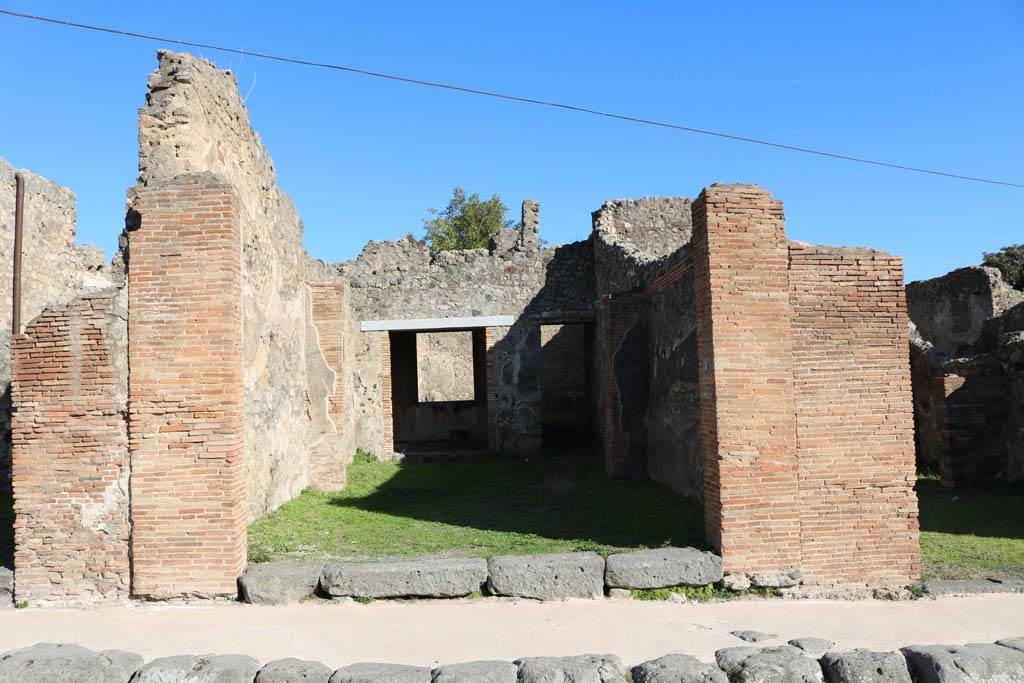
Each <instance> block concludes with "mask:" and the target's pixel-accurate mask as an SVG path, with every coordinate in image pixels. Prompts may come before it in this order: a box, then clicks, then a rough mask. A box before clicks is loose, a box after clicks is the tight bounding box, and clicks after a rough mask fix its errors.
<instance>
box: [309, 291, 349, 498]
mask: <svg viewBox="0 0 1024 683" xmlns="http://www.w3.org/2000/svg"><path fill="white" fill-rule="evenodd" d="M310 292H311V296H312V300H313V301H312V304H313V305H312V315H313V325H314V326H315V327H316V332H317V338H318V340H319V342H320V351H321V352H322V353H323V356H324V361H326V363H327V366H328V367H329V368H330V369H331V371H333V372H334V384H333V385H332V387H331V391H330V394H329V396H328V398H327V401H328V406H327V408H328V415H329V416H330V418H331V421H332V422H333V423H334V429H335V434H336V436H337V438H336V439H333V440H332V439H331V438H330V436H331V435H329V434H328V435H325V437H326V440H327V442H328V443H330V444H333V446H334V447H333V448H327V447H325V448H322V449H314V450H313V451H311V452H310V454H309V476H310V483H311V484H312V485H313V486H315V487H317V488H318V489H320V490H322V491H340V490H342V489H343V488H345V480H346V469H345V465H346V458H345V457H339V456H345V455H347V454H342V453H339V452H338V449H340V447H341V435H342V432H343V430H344V429H345V367H344V365H345V343H344V340H345V324H346V315H345V311H346V301H345V297H346V285H345V284H344V283H340V282H338V283H333V282H332V283H316V284H312V285H310Z"/></svg>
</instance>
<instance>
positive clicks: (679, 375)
mask: <svg viewBox="0 0 1024 683" xmlns="http://www.w3.org/2000/svg"><path fill="white" fill-rule="evenodd" d="M662 270H663V271H664V272H663V273H662V274H660V275H659V276H658V277H655V278H653V279H652V280H651V281H650V283H649V284H648V285H647V296H648V297H649V298H650V313H649V319H650V352H649V353H650V358H649V363H650V375H649V379H648V382H649V384H650V399H649V407H648V413H647V431H648V437H647V440H648V444H647V475H648V476H649V477H651V479H654V480H656V481H660V482H661V483H663V484H665V485H666V486H668V487H669V488H671V489H672V490H673V491H676V492H677V493H683V494H685V495H687V496H691V497H700V495H701V486H702V480H701V443H700V390H699V387H698V384H697V381H698V373H697V315H696V302H695V299H694V297H695V291H694V280H693V253H692V250H691V249H690V247H689V245H687V246H685V247H683V248H681V249H679V250H678V251H677V252H675V253H674V254H673V255H672V258H670V259H668V260H667V261H666V263H665V264H663V266H662Z"/></svg>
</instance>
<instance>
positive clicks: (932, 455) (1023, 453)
mask: <svg viewBox="0 0 1024 683" xmlns="http://www.w3.org/2000/svg"><path fill="white" fill-rule="evenodd" d="M907 304H908V312H909V315H910V319H911V321H912V322H913V324H914V329H913V330H912V334H911V356H910V362H911V369H912V375H913V386H914V420H915V423H916V439H917V458H918V463H919V465H920V466H921V467H923V468H925V469H930V470H934V471H937V472H938V473H939V474H940V475H941V477H942V483H943V484H944V485H945V486H949V487H953V486H969V485H978V484H992V483H1007V482H1019V481H1024V292H1020V291H1017V290H1015V289H1013V288H1012V287H1010V286H1009V285H1007V284H1006V283H1005V282H1003V278H1002V276H1001V275H1000V273H999V271H998V270H996V269H995V268H984V267H982V266H975V267H971V268H961V269H959V270H954V271H953V272H951V273H948V274H947V275H943V276H941V277H937V278H933V279H931V280H924V281H921V282H911V283H910V284H909V285H907Z"/></svg>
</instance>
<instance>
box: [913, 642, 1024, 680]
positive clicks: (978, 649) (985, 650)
mask: <svg viewBox="0 0 1024 683" xmlns="http://www.w3.org/2000/svg"><path fill="white" fill-rule="evenodd" d="M902 652H903V654H904V656H906V658H907V663H908V664H909V665H910V672H911V676H912V677H913V679H914V680H915V681H919V682H920V683H974V682H978V683H980V682H981V681H1000V682H1001V683H1024V652H1021V651H1019V650H1014V649H1012V648H1008V647H1002V646H1000V645H994V644H987V643H986V644H971V645H912V646H910V647H905V648H903V649H902Z"/></svg>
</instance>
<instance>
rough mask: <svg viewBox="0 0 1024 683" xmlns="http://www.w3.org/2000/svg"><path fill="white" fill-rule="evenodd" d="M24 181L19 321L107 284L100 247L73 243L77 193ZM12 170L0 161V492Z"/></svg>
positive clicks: (5, 446)
mask: <svg viewBox="0 0 1024 683" xmlns="http://www.w3.org/2000/svg"><path fill="white" fill-rule="evenodd" d="M17 172H18V173H20V174H21V176H22V177H23V178H24V180H25V208H24V219H25V222H24V230H23V236H22V240H23V242H22V266H21V268H22V271H21V272H22V275H21V297H22V298H21V321H22V325H23V326H24V325H26V324H27V323H29V322H31V321H32V320H33V319H34V318H35V317H36V316H38V315H39V314H40V313H42V312H43V309H44V308H45V307H47V306H49V305H54V304H63V303H67V302H69V301H71V299H73V298H74V297H75V295H76V294H78V293H79V292H80V291H82V290H84V289H90V288H92V289H96V288H104V287H110V286H111V284H112V283H111V280H110V273H109V268H108V267H107V266H106V265H105V264H104V260H105V259H104V255H103V251H102V250H101V249H99V248H98V247H92V246H88V245H86V246H79V245H76V243H75V195H74V193H72V192H71V191H70V190H68V189H67V188H64V187H60V186H59V185H57V184H56V183H54V182H52V181H49V180H47V179H46V178H43V177H41V176H39V175H36V174H35V173H32V172H30V171H17ZM14 175H15V169H14V167H13V166H11V165H10V164H9V163H8V162H7V161H6V160H5V159H3V158H0V489H6V488H8V487H9V486H10V447H11V441H10V439H11V436H10V409H11V404H10V393H9V391H10V386H9V385H10V377H11V366H10V358H11V354H10V341H11V287H12V277H11V275H12V268H13V257H14V209H15V180H14Z"/></svg>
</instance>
